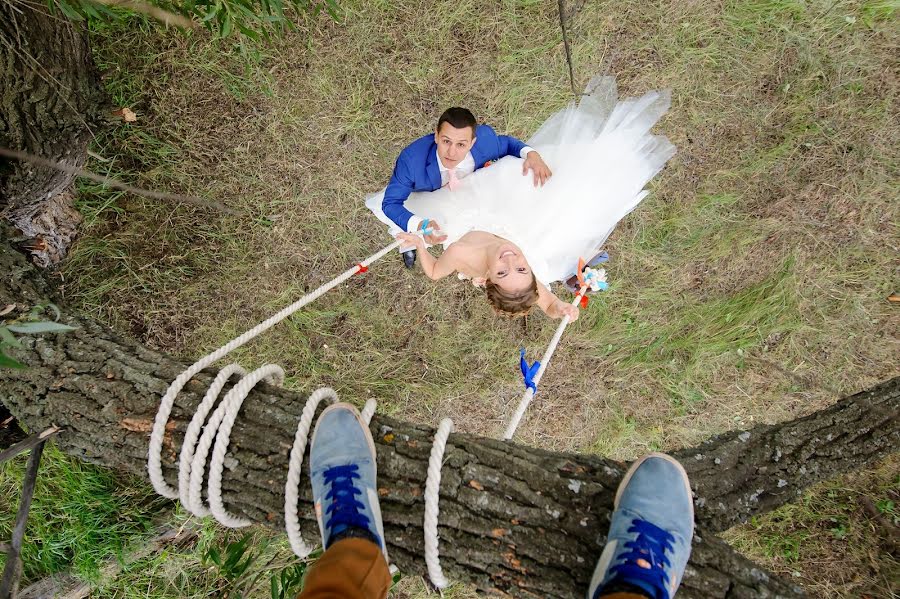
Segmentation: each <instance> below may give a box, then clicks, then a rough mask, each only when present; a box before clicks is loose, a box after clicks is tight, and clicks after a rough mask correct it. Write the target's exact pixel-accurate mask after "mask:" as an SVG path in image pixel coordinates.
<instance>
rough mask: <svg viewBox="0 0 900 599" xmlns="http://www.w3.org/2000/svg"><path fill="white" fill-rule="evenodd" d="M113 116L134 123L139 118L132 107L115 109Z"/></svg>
mask: <svg viewBox="0 0 900 599" xmlns="http://www.w3.org/2000/svg"><path fill="white" fill-rule="evenodd" d="M113 116H117V117H121V118H122V120H123V121H125V122H126V123H133V122H135V121H136V120H137V115H136V114H134V112H132V110H131V109H130V108H126V107H122V108H120V109H118V110H114V111H113Z"/></svg>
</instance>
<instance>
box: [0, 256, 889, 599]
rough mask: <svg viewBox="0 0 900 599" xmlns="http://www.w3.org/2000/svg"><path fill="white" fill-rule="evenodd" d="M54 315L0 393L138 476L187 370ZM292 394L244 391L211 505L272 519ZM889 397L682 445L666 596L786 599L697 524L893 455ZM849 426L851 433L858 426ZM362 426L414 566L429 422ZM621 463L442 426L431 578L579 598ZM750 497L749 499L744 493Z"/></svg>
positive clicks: (36, 285) (311, 527)
mask: <svg viewBox="0 0 900 599" xmlns="http://www.w3.org/2000/svg"><path fill="white" fill-rule="evenodd" d="M0 273H5V274H4V275H3V277H2V280H0V301H2V302H4V303H13V302H14V303H17V304H20V305H22V306H21V307H22V309H27V307H28V306H29V305H32V304H34V303H36V302H38V301H41V300H43V299H45V298H47V297H49V296H51V295H52V290H51V289H49V288H48V287H47V285H46V284H45V283H44V281H43V280H42V279H41V278H40V276H39V275H38V274H37V273H36V271H35V270H34V269H33V268H32V267H30V266H29V265H28V264H27V263H26V262H25V261H24V259H22V257H21V256H19V255H18V254H16V253H15V252H12V251H10V250H9V249H8V247H7V246H6V245H5V244H2V247H0ZM4 298H5V299H4ZM65 320H66V322H68V323H70V324H73V325H75V326H78V327H79V329H78V330H77V331H74V332H71V333H66V334H63V335H56V336H46V337H40V338H25V339H23V342H25V343H26V349H24V350H22V351H18V352H16V353H15V357H16V358H17V359H19V360H20V361H22V362H24V363H26V364H28V366H29V369H27V370H20V371H13V370H3V371H0V389H2V394H0V401H2V403H4V404H6V405H7V407H9V408H10V409H11V410H12V411H13V413H14V414H15V415H16V416H17V417H18V418H19V419H20V420H21V421H22V422H23V423H25V424H26V425H27V426H29V427H31V428H33V429H39V428H43V427H47V426H49V425H51V424H55V425H59V426H62V427H64V428H65V429H66V432H65V433H63V434H62V435H60V437H59V439H58V443H59V444H60V446H61V447H62V448H63V449H64V450H65V451H67V452H68V453H70V454H72V455H75V456H77V457H79V458H81V459H84V460H88V461H91V462H95V463H99V464H103V465H106V466H111V467H115V468H120V469H122V470H125V471H128V472H132V473H135V474H138V475H141V476H146V474H145V473H146V470H145V464H146V455H147V444H148V432H149V430H150V427H151V425H152V421H153V417H154V414H155V411H156V407H157V404H158V401H159V398H160V396H161V395H162V394H163V393H164V392H165V390H166V388H167V387H168V384H169V382H170V381H171V380H172V379H174V378H175V376H177V375H178V373H180V372H181V371H182V370H183V369H184V368H185V367H186V366H187V364H186V363H184V362H181V361H178V360H176V359H174V358H172V357H170V356H167V355H164V354H161V353H158V352H154V351H151V350H149V349H147V348H145V347H142V346H140V345H139V344H137V343H134V342H130V341H127V340H123V339H120V338H119V337H117V336H116V335H115V334H114V333H113V332H112V331H110V330H109V329H107V328H106V327H104V326H103V325H100V324H98V323H96V322H94V321H92V320H90V319H87V318H84V317H79V316H76V315H71V314H66V315H65ZM214 375H215V372H214V371H212V370H210V371H204V372H203V373H201V374H199V375H198V376H197V377H195V379H193V380H192V381H191V382H189V383H188V385H187V386H186V387H185V390H184V391H183V392H182V394H181V395H180V396H179V398H178V400H177V401H176V403H175V407H174V409H173V411H172V416H171V420H170V426H169V428H168V432H167V437H166V444H165V448H164V452H163V465H164V469H165V473H166V478H167V480H168V481H169V483H170V484H175V480H176V475H175V470H174V463H175V461H176V459H177V452H178V451H179V449H180V442H181V438H182V436H183V433H184V431H185V429H186V426H187V424H188V422H189V421H190V418H191V416H192V414H193V411H194V408H195V406H196V405H197V404H198V403H199V402H200V400H201V398H202V395H203V393H204V392H205V389H206V386H207V384H208V383H209V382H210V381H211V380H212V378H213V377H214ZM304 402H305V396H304V395H303V394H300V393H295V392H291V391H286V390H283V389H278V388H274V387H270V386H265V385H263V386H260V387H257V389H256V390H255V391H253V392H252V393H251V394H250V396H249V397H248V398H247V400H246V401H245V403H244V405H243V407H242V409H241V412H240V415H239V418H238V421H237V423H236V425H235V427H234V430H233V432H232V436H231V446H230V450H229V456H228V459H227V460H226V473H225V480H224V481H223V496H224V499H225V503H226V505H227V506H228V509H229V510H231V511H232V512H233V513H236V514H243V515H244V516H246V517H248V518H249V519H251V520H253V521H255V522H260V523H263V524H266V525H268V526H272V527H275V528H279V529H280V528H282V526H283V521H282V516H281V511H282V502H283V486H284V481H285V478H286V474H287V459H288V453H289V451H290V446H291V443H292V441H293V434H294V431H295V428H296V423H297V420H298V418H299V415H300V413H301V411H302V409H303V405H304ZM897 404H898V380H897V379H895V380H893V381H891V382H890V383H888V384H886V385H884V386H882V387H880V388H879V389H876V390H873V391H871V392H869V393H867V394H861V395H858V396H854V397H851V398H848V399H846V400H844V401H842V402H841V403H840V404H838V405H837V406H835V407H834V408H832V409H830V410H827V411H825V412H823V413H820V414H816V415H813V416H810V417H808V418H805V419H801V420H798V421H793V422H789V423H786V424H783V425H778V426H774V427H758V428H757V429H753V430H751V431H749V436H746V435H747V433H731V434H729V435H724V436H722V437H720V438H719V439H716V440H713V441H711V442H709V443H707V444H704V445H703V446H701V447H699V448H695V449H691V450H685V451H683V452H680V453H679V456H680V457H681V459H682V460H683V461H684V463H685V466H686V467H687V468H688V471H689V474H691V476H692V483H693V485H694V487H695V489H696V494H697V497H698V501H697V505H698V510H697V524H698V528H697V534H696V536H695V539H694V546H693V553H692V556H691V561H690V564H689V567H688V570H687V572H686V574H685V578H684V583H683V586H682V589H681V591H679V596H682V597H774V596H782V597H794V596H798V595H799V594H800V591H799V590H798V589H796V588H795V587H793V586H791V585H790V584H788V583H785V582H783V581H781V580H779V579H777V578H775V577H774V576H771V575H769V574H767V573H766V572H765V571H763V570H762V568H760V567H758V566H756V565H754V564H753V563H752V562H750V561H748V560H747V559H745V558H743V557H741V556H740V555H738V554H736V553H735V552H734V551H733V550H731V549H730V548H729V547H728V546H727V545H725V544H724V543H723V542H721V541H719V540H718V539H716V538H715V537H714V536H713V535H712V534H711V531H714V530H719V529H721V528H723V527H725V526H728V525H730V524H729V523H731V522H733V521H734V520H735V519H736V518H737V517H735V516H730V515H728V514H727V510H728V509H729V508H733V509H734V510H735V511H737V512H738V513H739V514H740V516H738V517H746V516H748V515H751V514H753V513H760V512H761V511H765V510H769V509H773V508H774V507H775V506H776V505H779V504H780V503H784V502H786V501H789V500H790V499H791V498H793V496H794V495H795V493H796V492H797V491H798V490H799V489H801V488H803V487H804V486H807V485H809V484H812V483H814V482H816V481H817V480H820V479H821V478H825V477H829V476H833V475H835V474H838V473H840V472H841V471H843V470H845V469H848V468H850V467H860V466H862V465H864V464H866V463H869V462H870V461H873V460H875V459H878V458H879V457H881V456H882V455H884V454H885V453H886V452H889V451H893V449H894V447H896V441H897V435H898V426H900V425H898V423H897V419H896V418H895V419H890V418H887V417H878V418H871V419H870V421H869V422H867V423H861V421H860V410H863V411H864V410H866V409H874V410H877V411H879V413H881V414H882V415H885V416H886V415H888V414H890V413H896V410H897ZM846 414H849V415H850V416H849V417H845V415H846ZM845 422H846V426H847V427H848V428H849V429H850V430H848V431H846V433H845V434H844V435H842V436H840V437H838V436H835V435H834V434H832V437H831V439H830V440H828V439H827V435H828V432H827V431H829V430H834V431H839V430H844V429H842V428H841V427H842V426H843V424H842V423H845ZM863 424H865V426H866V428H867V430H868V432H867V433H865V434H861V433H859V429H860V427H861V426H863ZM829 427H831V428H829ZM371 429H372V432H373V435H374V437H375V440H376V444H377V448H378V472H379V494H380V496H381V502H382V510H383V516H384V521H385V536H386V540H387V543H388V550H389V553H390V555H391V558H392V560H393V561H394V562H395V563H397V564H398V566H400V568H401V570H403V571H405V572H407V573H420V572H423V571H424V565H423V562H422V559H421V555H422V554H423V546H424V541H423V538H422V532H421V531H422V521H423V506H424V502H423V499H422V490H423V489H424V482H425V474H426V468H427V462H428V455H429V451H430V447H431V435H432V433H433V431H432V429H430V428H428V427H423V426H418V425H412V424H408V423H403V422H399V421H396V420H393V419H391V418H387V417H384V416H380V415H376V417H375V418H374V419H373V421H372V425H371ZM799 435H805V437H804V438H799V437H798V436H799ZM795 437H796V438H795ZM804 439H805V443H804V442H803V441H804ZM789 441H790V442H789ZM776 448H778V449H780V451H781V455H778V452H777V451H776V450H775V449H776ZM698 455H699V456H701V457H700V458H697V457H696V456H698ZM776 456H777V457H776ZM750 460H759V462H758V463H757V462H751V461H750ZM804 465H805V468H806V473H807V474H806V475H803V476H801V477H800V478H799V479H796V480H795V479H791V480H790V482H789V483H788V485H784V484H782V482H781V481H782V480H786V479H783V478H782V477H784V476H791V475H792V473H799V472H801V468H803V467H804ZM624 470H625V465H623V464H621V463H618V462H614V461H611V460H606V459H602V458H598V457H595V456H580V455H575V454H563V453H553V452H548V451H543V450H540V449H534V448H529V447H523V446H519V445H515V444H513V443H508V442H503V441H499V440H491V439H483V438H477V437H474V436H471V435H465V434H457V435H451V437H450V443H449V444H448V447H447V452H446V454H445V464H444V467H443V470H442V472H443V477H442V483H441V505H440V510H441V515H440V537H441V560H442V565H443V567H444V570H445V572H446V573H447V574H448V576H450V577H451V578H452V579H456V580H463V581H468V582H472V583H474V584H476V585H477V586H478V587H479V588H480V589H482V590H485V591H490V592H495V593H506V594H509V595H514V596H540V597H571V596H575V595H578V594H580V593H582V592H583V591H584V588H585V587H586V586H587V583H588V580H589V578H590V574H591V570H592V568H593V563H594V561H595V560H596V558H597V557H598V556H599V553H600V550H601V548H602V545H603V543H604V541H605V533H606V527H607V526H608V521H609V516H610V510H611V509H612V504H613V498H614V495H615V490H616V488H617V486H618V483H619V481H620V479H621V477H622V474H623V473H624ZM783 491H789V492H783ZM752 496H755V501H749V498H751V497H752ZM301 504H302V505H301V510H300V511H301V518H303V521H302V528H303V534H304V535H305V537H306V538H308V539H315V538H317V529H316V525H315V522H314V520H313V519H312V510H311V509H310V507H311V506H310V495H309V491H308V481H307V480H305V479H304V480H302V481H301ZM720 504H721V506H724V507H721V506H720Z"/></svg>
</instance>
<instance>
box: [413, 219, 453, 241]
mask: <svg viewBox="0 0 900 599" xmlns="http://www.w3.org/2000/svg"><path fill="white" fill-rule="evenodd" d="M424 224H425V221H422V224H421V225H419V231H423V230H424V229H423V228H422V225H424ZM428 228H429V229H431V234H429V235H426V236H425V241H427V242H428V243H430V244H431V245H435V244H436V243H443V242H445V241H446V240H447V236H446V235H444V232H443V231H442V230H441V226H440V225H439V224H438V223H437V221H436V220H429V221H428Z"/></svg>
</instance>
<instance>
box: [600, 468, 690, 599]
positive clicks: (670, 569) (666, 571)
mask: <svg viewBox="0 0 900 599" xmlns="http://www.w3.org/2000/svg"><path fill="white" fill-rule="evenodd" d="M614 505H615V511H614V512H613V516H612V522H610V525H609V535H608V536H607V539H606V547H604V548H603V553H602V554H601V555H600V560H599V561H598V562H597V567H596V569H595V570H594V576H593V578H592V579H591V586H590V587H588V593H587V596H588V599H597V597H600V596H601V593H608V592H610V591H625V592H629V591H630V592H633V593H642V594H645V595H647V596H648V597H651V598H652V599H672V597H673V596H674V595H675V590H676V589H677V588H678V585H679V584H681V577H682V576H683V575H684V568H685V566H686V565H687V561H688V557H689V556H690V555H691V540H692V539H693V537H694V502H693V500H692V498H691V484H690V482H688V477H687V473H686V472H685V471H684V468H683V467H682V466H681V464H679V463H678V461H677V460H675V458H672V457H670V456H667V455H665V454H662V453H651V454H650V455H647V456H644V457H643V458H641V459H639V460H637V461H636V462H635V463H634V464H632V465H631V468H629V469H628V472H627V473H626V474H625V478H624V479H622V484H620V485H619V490H618V492H617V493H616V501H615V504H614Z"/></svg>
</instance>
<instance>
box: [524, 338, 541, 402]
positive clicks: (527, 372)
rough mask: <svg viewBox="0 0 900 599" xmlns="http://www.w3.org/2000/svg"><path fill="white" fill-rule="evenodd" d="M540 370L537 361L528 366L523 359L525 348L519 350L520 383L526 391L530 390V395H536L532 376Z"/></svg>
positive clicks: (526, 361)
mask: <svg viewBox="0 0 900 599" xmlns="http://www.w3.org/2000/svg"><path fill="white" fill-rule="evenodd" d="M540 368H541V363H540V362H539V361H537V360H535V361H534V363H533V364H530V365H529V364H528V360H526V359H525V348H524V347H523V348H521V349H519V369H521V371H522V381H523V382H524V383H525V388H526V389H531V392H532V393H537V384H536V383H535V382H534V376H535V375H536V374H537V371H538V370H539V369H540Z"/></svg>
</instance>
